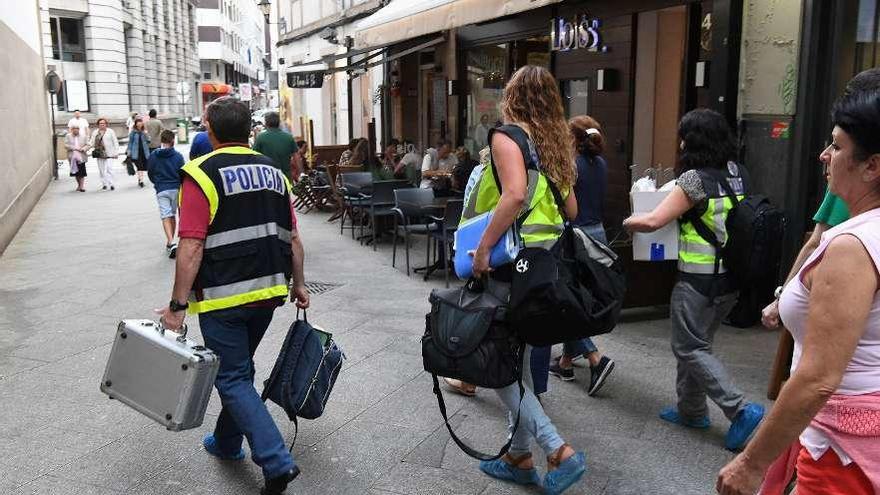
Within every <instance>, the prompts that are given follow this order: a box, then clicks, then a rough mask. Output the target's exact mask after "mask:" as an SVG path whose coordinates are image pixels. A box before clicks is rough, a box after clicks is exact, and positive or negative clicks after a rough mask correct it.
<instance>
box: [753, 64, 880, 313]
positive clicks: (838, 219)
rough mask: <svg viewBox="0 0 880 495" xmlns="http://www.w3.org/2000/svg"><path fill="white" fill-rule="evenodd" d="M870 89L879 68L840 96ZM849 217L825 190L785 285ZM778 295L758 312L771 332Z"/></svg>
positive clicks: (876, 85)
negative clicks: (809, 230)
mask: <svg viewBox="0 0 880 495" xmlns="http://www.w3.org/2000/svg"><path fill="white" fill-rule="evenodd" d="M874 90H880V68H874V69H868V70H864V71H862V72H859V73H858V74H856V75H855V77H853V78H852V79H851V80H850V81H849V82H848V83H847V84H846V89H845V91H844V94H852V93H855V92H858V91H874ZM849 218H850V215H849V209H848V208H847V207H846V203H844V202H843V200H842V199H840V198H839V197H837V196H836V195H835V194H834V193H833V192H831V190H830V189H826V190H825V197H824V198H823V199H822V204H821V205H819V209H818V210H817V211H816V214H815V215H814V216H813V221H814V222H816V225H815V226H814V227H813V232H812V234H810V237H809V239H807V241H806V242H804V245H803V246H802V247H801V250H800V252H799V253H798V255H797V258H795V261H794V263H793V264H792V267H791V270H790V271H789V272H788V276H787V277H786V278H785V283H788V282H789V281H790V280H791V279H793V278H794V276H795V275H797V273H798V272H799V271H800V269H801V268H802V267H803V266H804V261H806V260H807V258H809V257H810V255H811V254H813V251H815V250H816V248H817V247H819V243H820V241H821V239H822V234H824V233H825V232H827V231H828V229H830V228H832V227H836V226H838V225H840V224H841V223H843V222H845V221H847V220H849ZM783 285H784V284H783ZM781 293H782V287H778V288H777V290H776V294H775V296H776V298H775V299H774V300H773V302H771V303H770V304H769V305H767V307H766V308H764V310H763V311H762V313H761V321H762V323H763V324H764V326H766V327H767V328H771V329H772V328H777V327H779V324H780V320H779V295H780V294H781Z"/></svg>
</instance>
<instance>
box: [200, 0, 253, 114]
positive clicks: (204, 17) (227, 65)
mask: <svg viewBox="0 0 880 495" xmlns="http://www.w3.org/2000/svg"><path fill="white" fill-rule="evenodd" d="M197 22H198V40H199V68H200V73H201V77H202V81H203V84H202V88H201V96H202V106H204V105H206V104H207V103H209V102H210V101H212V100H214V99H216V98H218V97H221V96H224V95H227V94H236V95H238V97H239V98H240V99H242V100H243V101H246V102H249V103H250V104H251V105H252V106H253V107H254V108H257V106H256V105H257V103H258V102H259V101H263V100H264V98H263V97H262V92H264V91H265V89H266V87H265V84H263V83H264V82H265V77H266V76H265V74H266V67H265V66H266V63H267V62H268V60H266V39H265V33H266V31H265V25H266V21H265V18H264V15H263V13H262V12H261V11H260V8H259V7H257V2H256V1H255V0H200V1H199V2H198V11H197Z"/></svg>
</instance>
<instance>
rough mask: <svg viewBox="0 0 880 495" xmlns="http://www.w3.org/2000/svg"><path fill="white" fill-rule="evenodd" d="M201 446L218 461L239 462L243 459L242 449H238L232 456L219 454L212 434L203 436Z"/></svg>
mask: <svg viewBox="0 0 880 495" xmlns="http://www.w3.org/2000/svg"><path fill="white" fill-rule="evenodd" d="M202 445H204V446H205V450H206V451H207V452H208V453H209V454H211V455H212V456H214V457H216V458H218V459H220V460H223V461H240V460H242V459H244V449H238V452H237V453H235V454H233V455H229V454H223V453H221V452H220V449H219V448H218V447H217V440H216V439H214V434H213V433H208V434H207V435H205V439H204V440H202Z"/></svg>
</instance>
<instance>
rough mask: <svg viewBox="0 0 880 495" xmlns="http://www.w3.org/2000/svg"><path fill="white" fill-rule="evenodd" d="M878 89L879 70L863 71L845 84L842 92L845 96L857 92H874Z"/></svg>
mask: <svg viewBox="0 0 880 495" xmlns="http://www.w3.org/2000/svg"><path fill="white" fill-rule="evenodd" d="M878 89H880V68H876V67H875V68H873V69H868V70H863V71H862V72H859V73H858V74H856V75H855V76H854V77H853V78H852V79H850V80H849V82H848V83H846V89H844V90H843V94H844V95H845V96H848V95H851V94H853V93H857V92H859V91H876V90H878Z"/></svg>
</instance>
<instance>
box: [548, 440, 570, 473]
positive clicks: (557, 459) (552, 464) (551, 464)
mask: <svg viewBox="0 0 880 495" xmlns="http://www.w3.org/2000/svg"><path fill="white" fill-rule="evenodd" d="M566 447H568V448H569V449H571V451H572V452H575V450H574V447H572V446H571V445H569V444H567V443H564V444H562V445H561V446H560V447H559V448H558V449H556V452H554V453H553V455H550V456H547V472H550V471H556V469H558V468H559V465H560V464H562V462H563V461H564V460H565V459H563V458H562V453H563V452H565V448H566ZM572 455H574V454H572ZM569 457H571V456H569Z"/></svg>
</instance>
